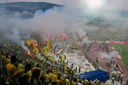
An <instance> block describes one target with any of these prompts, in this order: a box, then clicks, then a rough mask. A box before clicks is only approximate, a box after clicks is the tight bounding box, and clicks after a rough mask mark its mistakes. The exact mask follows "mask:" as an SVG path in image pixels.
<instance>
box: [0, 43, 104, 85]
mask: <svg viewBox="0 0 128 85" xmlns="http://www.w3.org/2000/svg"><path fill="white" fill-rule="evenodd" d="M33 45H34V46H33V47H31V46H30V47H29V46H28V48H29V50H30V51H31V49H33V50H34V51H35V52H36V53H37V51H38V48H37V43H34V44H33ZM45 46H46V47H47V49H46V51H47V52H46V51H45V52H44V49H43V53H41V56H42V57H41V58H39V57H37V56H33V55H36V53H34V54H33V55H30V54H29V55H28V56H29V57H23V56H22V55H21V56H16V55H8V54H1V55H0V56H1V58H2V59H1V60H2V61H1V70H0V85H106V84H105V83H103V82H100V81H99V80H96V81H91V80H87V79H85V80H81V79H79V77H78V76H77V73H78V70H77V68H76V69H73V65H72V66H71V67H69V66H68V62H65V61H64V57H62V55H60V56H59V57H60V60H58V61H54V59H50V57H48V56H46V54H47V53H48V48H49V49H50V48H52V47H51V44H50V41H49V42H47V44H46V45H45ZM50 52H52V51H50ZM52 53H55V52H52ZM49 60H51V61H49ZM79 72H80V70H79Z"/></svg>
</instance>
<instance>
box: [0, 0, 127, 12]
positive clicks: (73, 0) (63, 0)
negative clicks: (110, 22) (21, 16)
mask: <svg viewBox="0 0 128 85" xmlns="http://www.w3.org/2000/svg"><path fill="white" fill-rule="evenodd" d="M22 1H24V2H29V1H30V2H31V1H32V2H44V1H45V2H50V3H56V4H63V5H72V6H81V3H82V4H83V2H84V1H87V0H0V3H3V2H22ZM94 1H97V0H94ZM101 1H104V2H105V6H107V7H111V8H114V9H121V10H128V7H127V5H128V0H101Z"/></svg>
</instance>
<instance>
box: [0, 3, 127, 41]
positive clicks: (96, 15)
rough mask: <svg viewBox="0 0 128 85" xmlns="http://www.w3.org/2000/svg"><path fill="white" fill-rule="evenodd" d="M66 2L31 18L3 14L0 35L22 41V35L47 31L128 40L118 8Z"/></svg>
mask: <svg viewBox="0 0 128 85" xmlns="http://www.w3.org/2000/svg"><path fill="white" fill-rule="evenodd" d="M69 3H71V2H69ZM65 4H66V6H64V7H62V8H59V7H57V8H53V9H49V10H47V11H46V12H45V13H44V12H43V11H40V10H39V11H37V12H36V13H35V14H34V16H33V17H32V18H29V19H23V18H19V17H17V16H13V17H12V16H9V15H7V16H6V15H4V16H3V15H2V16H0V26H1V27H0V31H1V38H8V39H14V40H20V39H21V38H22V37H21V35H23V34H25V36H26V35H30V34H31V33H33V32H39V33H44V32H45V33H54V34H56V35H58V34H60V33H71V34H72V33H78V34H85V33H88V37H90V39H95V40H113V39H115V40H126V39H127V38H126V34H127V32H128V31H127V30H128V29H127V17H123V16H121V14H120V13H117V12H116V11H117V10H116V9H110V10H109V9H107V7H106V8H104V9H96V10H95V11H94V10H93V9H89V8H88V7H86V6H83V5H82V6H80V5H73V4H70V5H69V4H67V3H65ZM75 4H76V3H75ZM79 4H80V3H79ZM2 11H6V10H3V9H2ZM17 32H18V33H17ZM108 34H109V35H108ZM96 35H97V36H96Z"/></svg>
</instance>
